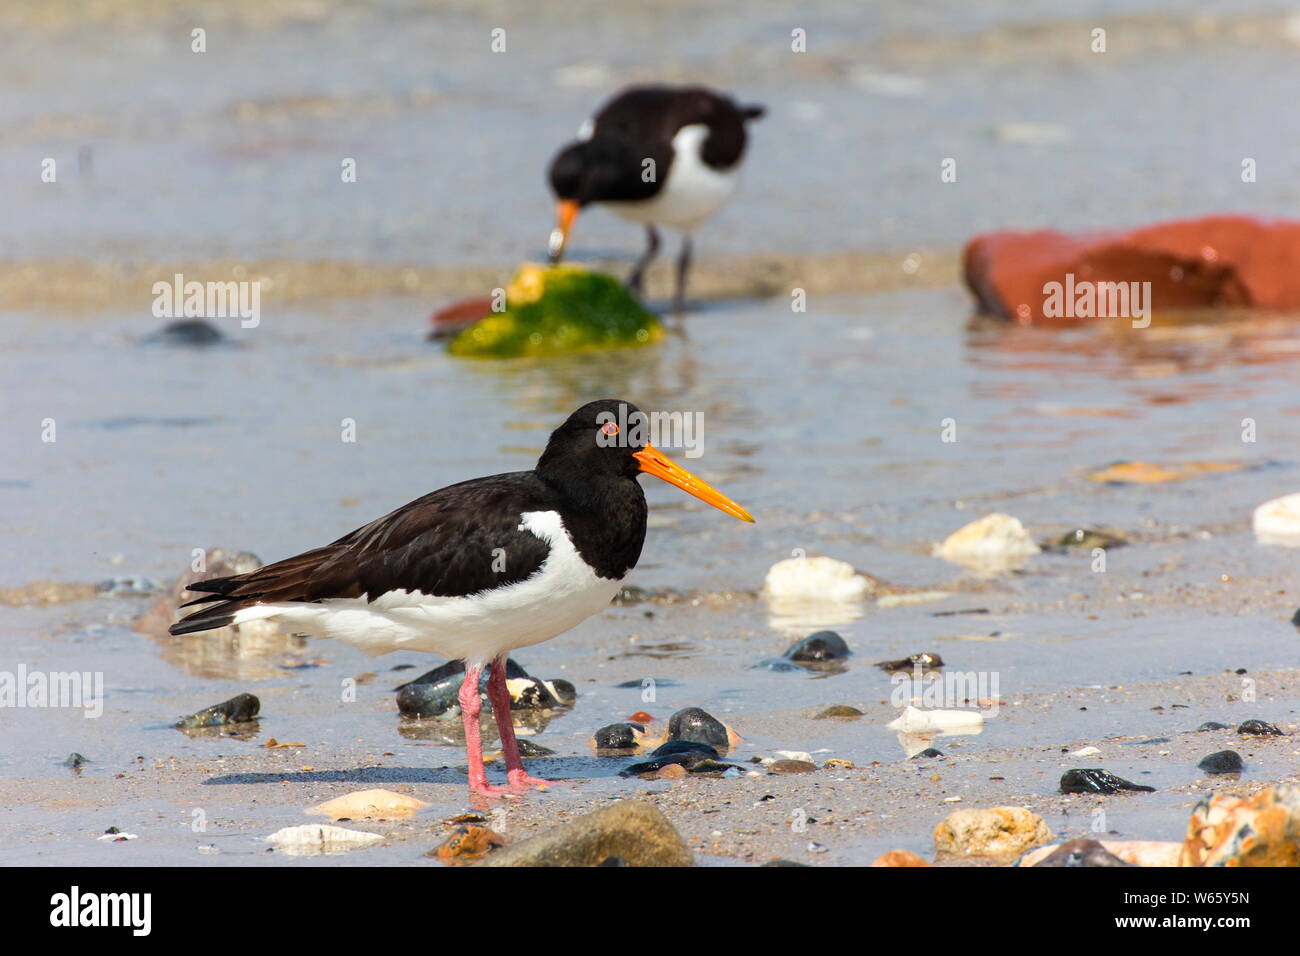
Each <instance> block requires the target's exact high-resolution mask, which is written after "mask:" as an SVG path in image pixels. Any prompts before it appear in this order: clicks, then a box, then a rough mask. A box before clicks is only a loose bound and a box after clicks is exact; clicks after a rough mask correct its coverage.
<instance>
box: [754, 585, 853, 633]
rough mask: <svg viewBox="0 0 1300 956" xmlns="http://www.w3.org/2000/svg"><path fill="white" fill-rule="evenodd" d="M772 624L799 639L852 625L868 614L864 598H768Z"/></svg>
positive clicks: (769, 615)
mask: <svg viewBox="0 0 1300 956" xmlns="http://www.w3.org/2000/svg"><path fill="white" fill-rule="evenodd" d="M766 599H767V610H768V619H767V620H768V624H769V625H770V626H771V627H772V628H773V629H775V630H777V631H779V632H780V633H782V634H784V635H786V636H788V637H799V636H801V635H804V634H807V633H808V632H809V631H815V630H818V629H821V628H832V627H842V626H843V625H845V624H851V623H852V622H854V621H856V620H857V619H858V618H860V617H862V615H863V614H864V613H865V612H866V602H865V601H863V600H861V599H853V600H836V599H831V598H812V597H808V596H806V595H796V596H788V597H786V596H781V595H773V594H769V595H766Z"/></svg>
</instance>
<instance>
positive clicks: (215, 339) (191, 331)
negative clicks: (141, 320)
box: [144, 319, 226, 347]
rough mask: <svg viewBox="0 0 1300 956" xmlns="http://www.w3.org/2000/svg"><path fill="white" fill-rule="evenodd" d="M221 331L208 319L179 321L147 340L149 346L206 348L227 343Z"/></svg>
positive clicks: (165, 326) (164, 327)
mask: <svg viewBox="0 0 1300 956" xmlns="http://www.w3.org/2000/svg"><path fill="white" fill-rule="evenodd" d="M225 338H226V337H225V336H224V335H223V334H222V333H221V330H220V329H219V328H217V327H216V326H215V325H213V324H212V323H211V322H209V321H207V320H206V319H177V320H176V321H175V322H168V323H167V324H166V325H164V326H163V327H162V328H161V329H159V330H158V331H157V332H154V333H153V334H152V335H149V336H148V337H146V338H145V340H144V341H145V343H146V344H148V345H180V346H191V347H192V346H205V345H216V344H217V343H219V342H223V341H225Z"/></svg>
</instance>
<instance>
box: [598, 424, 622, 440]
mask: <svg viewBox="0 0 1300 956" xmlns="http://www.w3.org/2000/svg"><path fill="white" fill-rule="evenodd" d="M600 430H601V431H602V432H604V433H605V434H606V435H609V436H611V437H613V436H614V435H617V434H618V426H617V425H615V424H614V423H613V422H605V424H603V425H601V426H600Z"/></svg>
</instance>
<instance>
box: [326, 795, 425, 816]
mask: <svg viewBox="0 0 1300 956" xmlns="http://www.w3.org/2000/svg"><path fill="white" fill-rule="evenodd" d="M427 806H428V804H427V803H425V802H424V801H423V800H417V799H416V798H415V797H408V796H406V795H405V794H401V793H394V792H393V791H392V790H380V789H373V790H356V791H354V792H352V793H348V794H344V795H343V796H341V797H335V798H334V799H333V800H327V801H326V802H324V803H322V804H319V805H317V806H314V807H312V808H311V809H310V810H308V811H307V812H308V813H323V814H325V815H326V816H327V817H329V818H330V819H331V820H340V819H343V818H347V819H349V820H400V819H403V818H405V817H411V816H414V815H415V814H416V812H417V811H418V810H420V809H421V808H422V807H427Z"/></svg>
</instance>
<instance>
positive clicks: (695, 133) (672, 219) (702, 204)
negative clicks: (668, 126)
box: [604, 123, 737, 232]
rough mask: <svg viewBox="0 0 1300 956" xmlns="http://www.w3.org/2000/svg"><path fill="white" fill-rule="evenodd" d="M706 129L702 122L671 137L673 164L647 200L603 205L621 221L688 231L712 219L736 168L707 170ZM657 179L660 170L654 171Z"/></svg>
mask: <svg viewBox="0 0 1300 956" xmlns="http://www.w3.org/2000/svg"><path fill="white" fill-rule="evenodd" d="M708 135H709V128H708V127H707V126H705V125H704V124H703V123H692V124H690V125H689V126H683V127H682V128H681V129H679V130H678V131H677V135H676V136H674V137H673V161H672V164H671V165H670V166H669V167H668V178H667V179H664V180H663V181H662V182H663V185H662V186H661V187H660V189H659V192H657V193H656V194H655V195H654V196H652V197H651V198H650V199H637V200H628V201H626V202H609V203H604V205H606V206H608V207H609V208H610V210H611V211H612V212H614V213H617V214H618V215H620V216H622V217H623V218H624V219H631V220H633V221H634V222H645V223H650V224H652V225H656V226H669V227H671V228H673V229H680V230H682V231H683V232H690V231H691V230H693V229H694V228H695V227H696V226H698V225H699V224H700V223H702V222H704V220H706V219H709V218H710V217H712V216H713V215H714V214H715V213H717V211H718V210H719V209H721V208H722V206H723V204H724V203H726V201H727V200H728V199H729V198H731V193H732V192H733V191H734V190H735V188H736V170H737V166H732V167H731V168H730V169H726V170H722V171H719V170H716V169H713V168H712V167H710V166H709V165H708V164H707V163H706V162H704V160H703V159H702V158H701V157H700V151H701V149H702V148H703V146H704V140H705V139H707V138H708ZM657 172H658V174H659V175H660V176H662V175H663V170H662V169H661V170H658V171H657Z"/></svg>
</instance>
